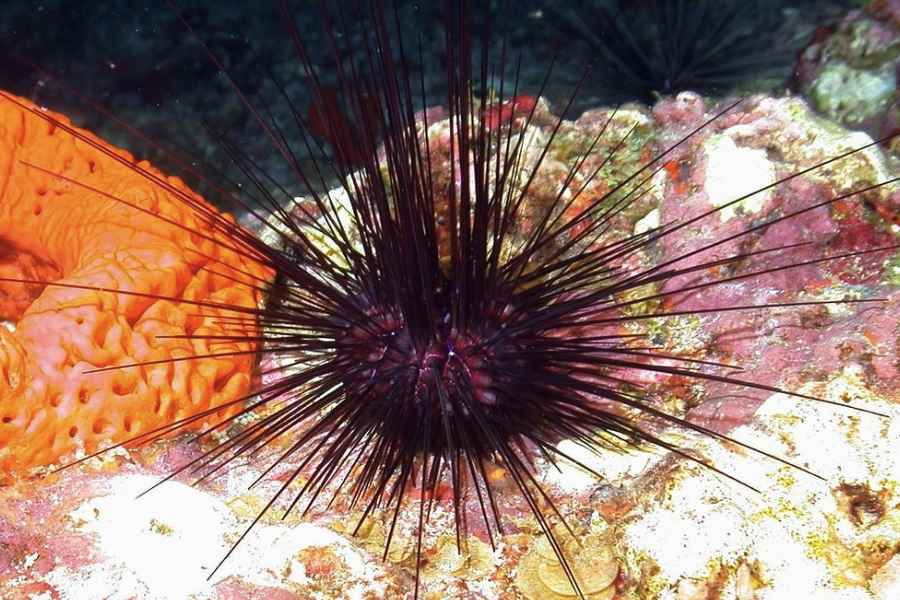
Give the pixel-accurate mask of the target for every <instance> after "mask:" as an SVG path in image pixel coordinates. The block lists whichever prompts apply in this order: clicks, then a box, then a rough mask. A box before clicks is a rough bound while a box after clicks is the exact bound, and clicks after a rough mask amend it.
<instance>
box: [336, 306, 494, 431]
mask: <svg viewBox="0 0 900 600" xmlns="http://www.w3.org/2000/svg"><path fill="white" fill-rule="evenodd" d="M453 312H454V310H453V306H452V300H448V301H447V302H445V303H442V304H439V305H438V307H437V309H436V310H435V312H434V314H433V315H432V317H433V318H432V322H431V323H429V326H418V327H417V326H413V325H411V324H409V323H408V322H407V320H406V319H404V317H403V316H402V311H400V310H397V309H394V310H390V311H386V312H380V313H378V314H376V315H374V316H371V317H370V318H371V321H370V323H369V324H368V326H367V327H365V328H361V327H354V328H352V329H350V330H348V336H349V337H352V338H354V342H355V343H352V344H349V346H356V345H357V344H359V345H360V346H361V347H362V348H364V349H363V350H362V351H361V352H360V353H359V354H357V355H356V356H354V357H353V358H355V359H356V362H357V363H359V364H366V365H367V368H366V369H365V370H363V371H362V372H360V373H359V376H358V378H357V381H356V383H355V386H354V387H357V388H358V389H365V390H366V391H367V395H368V396H370V400H371V401H373V402H383V401H385V400H388V401H393V402H399V403H402V404H404V405H405V406H404V407H405V409H406V410H412V411H414V412H420V411H423V410H429V411H432V412H434V413H435V414H446V415H447V416H448V417H455V418H460V417H463V418H464V417H467V416H469V415H470V414H471V404H472V403H473V402H476V403H478V404H479V405H480V406H482V407H491V406H495V405H496V404H497V398H498V396H497V392H496V391H495V389H494V383H495V380H496V378H497V374H496V372H495V370H494V367H495V366H496V363H497V359H498V357H497V348H495V344H492V343H491V342H490V338H491V337H494V336H495V334H496V333H497V332H498V330H499V329H500V328H501V327H502V326H503V320H502V319H501V318H500V317H489V316H486V317H484V318H483V319H479V322H478V327H477V328H472V327H467V328H460V327H458V326H455V325H453V317H452V314H453ZM352 354H356V352H352ZM363 354H364V356H362V355H363Z"/></svg>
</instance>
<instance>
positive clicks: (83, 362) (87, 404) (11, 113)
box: [0, 93, 270, 472]
mask: <svg viewBox="0 0 900 600" xmlns="http://www.w3.org/2000/svg"><path fill="white" fill-rule="evenodd" d="M39 111H40V109H38V108H37V107H35V106H34V105H33V104H31V103H30V102H28V101H27V100H23V99H20V98H14V97H13V96H9V95H4V94H2V93H0V278H2V279H5V280H7V281H0V320H3V321H4V322H5V325H6V326H0V472H4V471H9V470H11V469H20V468H25V467H30V466H34V465H46V464H50V463H53V462H55V461H56V460H57V459H59V458H60V457H61V456H63V455H65V454H67V453H70V452H72V451H73V450H75V449H76V448H77V447H78V446H79V445H80V443H83V447H84V449H85V450H86V451H87V452H93V451H96V450H98V449H100V448H101V447H103V446H104V444H109V443H110V441H112V442H123V441H126V440H129V439H131V438H133V437H134V436H136V435H138V434H140V433H142V432H148V431H151V430H153V429H154V428H157V427H161V426H164V425H167V424H170V423H172V422H173V421H175V420H179V419H183V418H186V417H189V416H192V415H196V414H198V413H200V412H202V411H206V410H209V409H211V408H215V407H216V406H221V405H223V404H226V403H229V402H233V401H234V400H236V399H240V398H242V397H243V396H244V395H246V394H247V393H248V391H249V387H250V375H251V370H252V367H253V363H254V355H253V351H254V350H256V349H257V344H258V342H257V341H256V340H257V339H258V336H259V331H258V326H257V324H256V322H255V320H253V319H250V318H247V317H246V316H242V315H240V314H236V313H235V312H234V311H230V310H227V309H225V308H222V307H220V306H216V305H217V304H227V305H230V306H234V307H238V308H245V309H251V310H254V309H256V308H257V306H258V303H259V302H260V291H259V283H258V282H259V281H260V280H262V279H265V278H267V277H269V275H270V273H269V272H268V270H267V269H266V268H264V267H262V266H261V265H259V264H257V263H256V262H255V261H253V260H252V259H249V258H248V257H247V256H248V255H247V253H246V252H243V253H242V252H239V251H235V250H233V249H230V248H233V247H234V246H235V244H234V242H233V240H232V239H230V237H229V234H228V232H229V228H231V231H232V232H233V231H234V227H236V226H235V225H234V220H233V218H232V217H231V216H229V215H220V214H218V213H216V212H215V210H214V209H213V208H212V207H211V206H210V205H209V204H207V203H205V202H204V201H203V200H202V199H200V198H199V197H198V196H196V195H194V194H193V193H192V192H190V191H189V190H188V189H187V188H186V187H185V186H184V184H183V183H182V182H181V181H180V180H179V179H177V178H171V177H170V178H166V177H164V176H163V175H162V174H161V173H160V172H159V171H156V170H155V169H154V168H153V167H151V166H149V165H148V164H147V163H137V164H135V162H134V159H133V158H132V157H131V155H129V154H128V153H126V152H124V151H122V150H119V149H116V148H113V147H111V146H109V145H108V144H106V143H104V142H102V141H101V140H99V138H97V137H96V136H93V135H92V134H90V133H88V132H84V131H80V130H75V129H74V128H72V126H71V124H70V122H69V120H68V119H66V118H65V117H63V116H61V115H55V114H52V113H49V114H50V119H49V120H48V119H45V118H42V117H41V116H40V114H38V112H39ZM43 114H45V115H46V114H48V113H46V112H45V113H43ZM114 157H119V158H120V159H122V162H120V161H119V160H116V159H115V158H114ZM141 169H142V170H144V171H146V172H147V173H150V174H151V175H152V176H155V177H158V178H160V180H161V181H163V182H165V184H160V183H157V182H153V181H151V180H149V179H148V178H147V177H146V176H143V175H141V174H140V172H139V170H141ZM45 170H46V171H45ZM76 182H77V183H76ZM179 196H180V197H179ZM16 279H19V280H21V279H25V280H33V281H34V280H40V281H48V280H49V281H51V283H49V284H48V285H46V286H43V285H40V284H35V283H28V284H23V283H19V282H15V281H12V280H16ZM53 283H62V284H67V285H74V286H85V287H84V288H75V287H60V286H55V285H53ZM97 288H104V289H106V290H121V291H125V292H136V293H137V294H136V295H135V294H132V295H128V294H123V293H116V292H112V291H99V290H98V289H97ZM140 294H146V295H140ZM184 300H188V301H190V303H186V302H184ZM161 336H167V337H161ZM217 336H220V337H218V338H217ZM211 354H220V355H223V356H219V357H210V356H208V355H211ZM172 359H185V360H174V361H173V360H172ZM149 363H153V364H149ZM126 365H135V366H131V367H125V366H126ZM106 367H125V368H113V369H108V370H102V371H95V370H96V369H103V368H106ZM89 371H95V372H89ZM238 410H239V405H236V404H235V405H231V406H228V407H225V408H223V409H222V410H221V411H219V412H217V413H216V414H215V415H214V416H213V417H209V418H207V419H206V422H207V423H209V424H212V423H213V422H217V421H218V420H221V419H223V418H227V417H228V416H231V415H233V414H234V413H236V412H237V411H238ZM201 424H202V423H196V426H200V425H201ZM79 442H80V443H79Z"/></svg>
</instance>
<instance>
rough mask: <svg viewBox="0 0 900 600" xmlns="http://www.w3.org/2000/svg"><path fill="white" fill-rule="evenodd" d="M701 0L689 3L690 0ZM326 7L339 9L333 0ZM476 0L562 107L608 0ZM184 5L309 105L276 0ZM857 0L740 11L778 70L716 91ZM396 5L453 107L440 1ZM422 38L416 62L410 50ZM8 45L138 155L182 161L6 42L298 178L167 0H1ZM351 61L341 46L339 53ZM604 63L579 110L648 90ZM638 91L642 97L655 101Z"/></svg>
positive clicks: (655, 4)
mask: <svg viewBox="0 0 900 600" xmlns="http://www.w3.org/2000/svg"><path fill="white" fill-rule="evenodd" d="M684 1H685V2H686V6H688V7H689V6H690V5H691V4H692V2H691V0H684ZM704 1H705V0H694V2H693V3H694V4H699V3H703V2H704ZM745 1H753V0H745ZM664 3H665V0H646V1H644V2H641V1H640V0H626V1H625V2H623V3H622V5H621V6H622V10H623V14H629V15H634V14H637V15H640V14H641V11H646V12H648V14H649V12H650V11H652V10H655V9H658V8H659V7H660V6H661V5H662V4H664ZM327 4H328V5H329V6H330V7H335V6H337V3H334V2H329V3H327ZM474 4H475V7H474V8H475V12H476V14H477V17H476V18H473V22H474V23H476V33H477V32H478V31H481V27H482V24H483V22H484V17H485V15H486V14H487V15H489V16H490V18H491V19H492V20H493V25H492V27H491V32H492V37H491V39H492V43H491V51H492V53H493V55H494V56H495V57H496V56H499V54H500V43H499V40H500V39H501V37H502V36H501V35H499V34H498V33H497V32H498V31H499V29H500V28H501V27H502V28H504V29H505V30H506V32H507V36H506V39H507V41H508V44H509V53H508V56H509V57H510V58H509V59H508V62H509V64H508V65H507V69H506V73H507V75H506V76H507V81H511V80H512V79H513V76H512V73H513V72H514V63H515V60H516V58H515V57H518V56H521V57H522V66H521V70H520V71H519V87H520V91H521V92H522V93H529V94H536V93H538V91H539V90H540V89H541V87H540V86H541V82H542V81H543V80H544V77H545V75H546V74H547V72H548V69H549V68H550V65H551V63H552V61H553V58H554V57H557V64H556V66H555V67H554V70H553V72H552V76H551V78H550V81H549V83H548V85H547V87H546V88H544V91H543V93H544V95H545V96H547V97H549V98H550V99H551V100H553V101H555V103H556V105H557V106H559V107H562V106H563V105H564V104H565V102H566V100H567V99H568V98H569V97H570V95H571V93H572V90H573V89H574V88H575V85H576V82H577V81H578V80H579V78H580V76H581V75H582V73H583V72H584V69H585V66H586V65H587V64H588V63H589V62H591V60H592V59H594V58H595V57H596V55H597V50H596V41H597V38H596V36H597V35H599V36H601V39H603V38H602V36H603V35H604V30H603V28H604V22H603V19H602V18H601V13H602V10H603V8H604V7H606V6H608V5H609V4H610V3H606V4H604V2H603V0H570V1H569V2H565V3H562V2H552V1H542V0H526V1H522V2H510V3H508V4H509V5H510V6H506V7H504V6H503V4H504V3H500V2H493V3H491V4H490V5H489V6H488V12H487V13H485V12H484V5H483V4H482V3H480V2H475V3H474ZM612 4H614V3H612ZM670 4H671V3H670ZM728 4H734V2H732V0H713V2H712V3H711V4H710V5H712V6H719V5H722V6H724V5H728ZM176 5H177V7H178V10H179V11H180V12H181V13H182V14H183V15H184V17H185V18H186V19H187V20H188V21H190V23H191V24H192V26H193V27H194V28H195V30H196V32H197V34H198V35H199V37H200V38H202V40H203V41H204V43H206V44H208V46H209V47H210V49H211V50H212V51H213V52H214V53H215V55H216V56H217V58H218V59H219V60H220V61H221V62H222V63H223V64H224V66H225V68H226V69H227V70H228V72H229V74H230V75H231V76H232V78H233V79H234V80H235V81H236V82H237V83H238V84H239V85H240V87H241V89H242V91H243V92H244V93H245V94H246V95H247V96H248V97H250V98H251V100H252V101H254V102H256V101H257V99H258V98H265V99H266V100H267V102H270V103H271V106H272V109H273V111H274V112H275V114H276V115H278V118H280V119H289V118H290V117H289V114H290V110H289V108H288V104H287V102H286V101H285V100H284V99H283V98H279V93H278V91H277V89H276V87H275V86H274V85H273V83H272V77H273V76H274V77H275V78H277V80H279V81H280V82H282V83H283V85H284V87H285V90H286V92H287V99H288V100H289V101H290V102H291V103H293V104H294V105H295V106H296V107H298V109H299V111H300V113H301V114H305V110H306V106H307V105H308V103H309V93H308V88H309V83H308V81H307V79H306V77H305V76H304V74H303V73H302V69H301V68H300V65H299V64H298V62H297V60H296V55H295V52H294V49H293V47H292V45H291V42H290V38H289V36H288V32H287V28H286V27H285V24H284V22H283V20H282V17H281V15H280V13H279V11H278V6H277V3H276V2H275V1H274V0H273V1H271V2H260V1H258V0H240V1H230V2H215V1H210V0H179V1H177V2H176ZM342 5H344V6H346V7H349V6H351V5H350V3H349V2H342ZM858 5H859V2H856V1H852V0H835V1H824V0H822V1H817V0H758V1H757V5H756V6H755V7H754V8H755V10H753V11H747V13H746V14H747V15H749V17H748V18H749V19H750V20H749V21H747V22H745V23H739V24H737V27H738V28H749V29H751V30H753V28H758V30H759V32H760V33H759V35H760V38H759V39H760V41H761V44H762V47H763V48H764V50H765V51H766V52H771V55H772V57H773V64H772V66H773V67H774V68H773V70H772V72H766V73H762V74H758V73H738V77H737V78H736V82H737V83H736V84H735V85H734V86H728V87H729V88H731V89H715V90H713V93H714V94H715V93H718V94H719V95H727V94H729V93H733V92H734V93H746V92H749V91H754V90H760V91H767V92H770V93H786V92H787V91H788V86H789V77H790V72H791V60H790V59H791V57H792V56H793V55H794V54H795V53H796V51H797V48H798V47H800V46H801V45H802V44H803V43H804V40H806V39H808V38H809V37H810V36H811V35H812V34H813V33H814V32H815V30H816V29H817V28H819V27H827V26H828V25H829V24H833V23H835V22H836V21H837V20H838V19H839V18H840V16H841V15H843V14H845V13H846V12H847V11H848V10H850V9H851V8H853V7H855V6H858ZM397 7H398V8H397V17H398V19H399V20H400V22H401V28H402V35H403V39H404V42H405V43H406V44H407V49H408V53H409V57H410V58H409V61H408V62H409V64H408V67H409V69H410V71H411V72H412V73H413V74H414V76H415V77H418V73H420V72H421V73H424V80H425V87H426V95H427V96H428V97H427V98H426V99H425V100H424V101H423V104H428V105H429V106H433V105H440V104H445V103H446V102H445V96H444V93H445V91H444V87H445V86H444V70H443V69H444V64H445V60H446V49H445V47H444V40H443V29H444V25H443V3H442V2H421V3H418V2H410V1H405V0H404V1H400V2H398V3H397ZM292 10H293V16H294V19H295V21H296V24H297V28H298V31H299V32H300V35H301V36H302V38H303V41H304V44H305V45H306V46H307V48H308V50H309V52H310V54H311V55H312V60H313V62H314V63H315V65H316V68H317V70H318V73H319V75H320V76H321V77H322V82H323V83H324V84H325V85H332V84H335V83H336V80H335V72H336V70H335V59H334V58H333V57H332V56H331V55H330V50H329V45H328V42H329V40H328V36H327V35H326V33H325V31H324V28H323V27H322V17H321V15H320V13H319V12H318V10H317V9H316V8H315V6H314V4H313V3H312V2H306V1H305V2H299V3H298V2H294V3H292ZM629 11H630V12H629ZM607 12H609V9H607ZM623 22H624V21H623ZM773 23H776V24H777V27H776V28H777V29H779V31H778V34H777V37H772V36H773V33H772V31H771V30H772V29H773ZM628 24H629V26H630V27H632V29H635V28H637V29H638V31H635V32H634V33H635V35H637V36H640V35H647V31H643V32H642V31H640V28H642V27H650V28H652V24H651V25H644V24H642V22H641V21H640V19H639V18H635V19H632V20H629V21H628ZM763 30H765V31H763ZM357 37H359V35H358V32H357V33H354V34H352V35H351V38H354V39H351V42H350V45H351V47H352V48H353V51H354V52H355V54H356V56H355V58H356V59H360V58H361V57H362V56H363V55H362V50H361V49H362V44H361V43H360V42H361V40H360V39H355V38H357ZM773 40H774V41H773ZM341 41H343V40H341ZM776 42H777V44H780V46H777V44H776ZM419 43H421V48H422V60H421V64H420V60H419V57H418V51H417V50H416V45H417V44H419ZM0 50H2V51H3V55H4V63H3V68H2V69H0V88H2V89H6V90H9V91H12V92H14V93H16V94H19V95H22V96H25V97H27V98H30V99H32V100H34V101H35V102H37V103H39V104H41V105H44V106H47V107H48V108H51V109H53V110H56V111H59V112H62V113H64V114H66V115H68V116H69V117H71V118H72V119H73V121H74V122H75V123H76V124H77V125H79V126H82V127H85V128H87V129H90V130H92V131H94V132H95V133H97V134H98V135H100V136H101V137H103V138H104V139H106V140H108V141H110V142H111V143H113V144H115V145H117V146H120V147H124V148H127V149H129V150H131V151H132V152H134V153H135V154H137V155H138V156H139V157H142V158H149V159H150V160H151V162H153V163H154V164H156V165H157V166H159V167H160V168H162V169H163V170H165V171H168V172H173V171H175V167H174V166H172V163H171V161H170V160H169V159H168V158H167V157H166V156H165V154H164V153H161V152H159V151H158V150H156V149H154V148H152V147H149V146H147V145H146V144H144V143H143V142H140V141H139V140H136V139H135V138H134V137H133V136H131V135H130V134H123V132H122V130H121V128H120V127H119V126H117V125H115V124H114V123H112V121H111V120H110V119H109V118H108V117H106V116H104V115H103V114H102V113H98V112H97V111H95V110H93V109H92V108H90V107H89V106H87V105H86V104H84V103H83V102H80V101H79V100H78V99H77V98H76V97H74V96H73V94H72V93H70V92H68V91H66V90H64V89H62V88H61V87H60V86H59V85H57V84H56V83H54V82H53V81H52V80H51V79H50V78H48V77H46V76H45V75H43V74H41V73H39V72H37V71H35V70H34V69H33V68H32V67H30V66H28V65H26V64H24V63H21V62H19V61H18V60H15V59H13V58H10V57H9V56H8V52H9V51H10V50H12V51H14V52H16V53H18V54H20V55H21V56H23V57H25V58H26V59H28V60H30V61H32V62H34V63H35V64H37V65H39V66H40V67H41V68H42V69H45V70H46V71H48V72H49V73H51V74H52V75H53V76H54V77H58V78H59V79H60V80H62V81H64V82H66V83H68V84H70V85H71V86H73V87H74V88H76V89H77V90H78V91H79V92H80V93H82V94H84V95H85V96H86V97H89V98H91V99H92V100H93V101H94V102H96V103H98V104H99V105H100V106H102V107H103V109H105V110H108V111H110V112H112V113H114V114H116V115H118V116H119V117H121V118H122V119H124V120H125V121H127V122H129V123H131V124H132V125H134V126H135V127H137V128H139V129H141V130H142V131H143V132H145V133H146V134H147V135H148V136H149V137H151V138H153V139H155V140H159V141H161V142H163V143H165V144H166V145H168V146H170V147H178V148H183V149H185V150H187V151H188V152H189V153H190V154H191V155H193V156H195V157H196V158H197V160H198V161H200V164H201V165H203V164H205V165H207V166H201V169H202V170H204V171H205V172H212V171H215V170H217V169H220V168H221V169H223V170H227V167H226V166H225V164H224V163H223V158H222V153H221V151H220V150H219V149H218V147H217V146H216V145H215V143H213V142H212V141H210V139H209V136H208V134H207V132H206V130H205V127H213V128H215V129H216V130H217V131H222V132H224V133H226V134H227V135H228V136H230V137H231V138H232V139H234V140H236V141H238V143H239V144H240V145H241V147H242V148H243V149H244V150H245V151H246V152H247V153H248V154H249V155H251V156H254V157H255V158H256V159H257V160H261V161H264V163H265V164H268V161H269V157H272V160H271V166H270V167H268V168H269V169H270V170H271V172H272V174H273V175H274V176H275V178H276V179H279V180H282V179H283V178H287V179H288V180H289V179H290V177H289V176H288V175H287V174H286V173H285V172H283V169H284V167H283V166H282V165H280V164H279V163H280V161H278V160H277V159H276V157H274V156H273V150H272V144H271V143H270V142H269V141H268V140H267V139H266V138H265V136H264V135H261V133H260V127H259V125H258V123H256V121H255V120H254V119H253V117H252V116H250V114H249V113H248V111H247V110H246V108H245V107H244V106H243V104H242V103H241V101H240V99H239V98H238V96H237V95H236V94H235V93H234V91H233V90H232V89H231V87H230V85H229V83H228V81H227V80H226V78H225V77H224V76H223V75H222V74H221V73H219V72H218V70H217V68H216V67H215V65H214V64H213V63H212V62H211V61H210V59H209V58H208V57H207V56H206V55H205V54H204V52H203V50H202V48H201V47H200V44H199V43H198V41H197V39H196V38H195V37H194V36H193V35H192V34H190V33H189V32H188V31H187V30H186V29H185V28H184V26H182V25H181V24H180V23H179V21H178V17H177V16H176V15H175V14H173V12H172V11H171V10H170V9H169V8H168V7H167V6H166V4H165V3H164V2H162V1H161V0H128V1H125V0H121V1H112V2H82V1H79V0H45V1H43V2H39V3H38V2H33V1H29V0H20V1H14V0H13V1H11V0H7V1H6V2H4V3H3V5H2V8H0ZM779 52H780V53H781V54H780V55H779V54H778V53H779ZM785 57H787V58H785ZM350 58H351V57H349V56H342V60H344V61H347V60H349V59H350ZM595 62H596V61H595ZM345 64H346V63H345ZM604 68H605V67H604V65H603V64H602V61H600V62H599V63H598V64H597V65H596V66H595V68H594V71H593V72H592V73H590V74H589V75H588V77H587V79H586V83H585V86H584V89H583V90H582V92H581V93H580V95H579V98H578V102H577V105H576V110H583V109H585V108H588V107H593V106H597V105H602V104H614V103H619V102H622V101H628V100H632V99H633V100H642V98H637V97H636V98H629V97H628V94H627V93H626V94H621V93H616V91H615V90H610V88H609V87H608V85H607V84H606V83H605V80H604V79H603V77H602V76H601V75H602V74H603V72H604ZM744 75H746V77H744ZM417 81H418V80H417ZM507 89H509V88H508V87H507ZM507 94H508V92H507ZM643 100H644V101H645V102H646V101H647V98H643ZM651 101H652V96H651ZM179 152H181V151H179ZM185 178H186V179H187V180H188V182H189V184H191V185H192V186H193V187H195V188H199V189H200V191H201V192H203V191H205V190H204V186H203V185H202V183H200V182H199V181H197V180H196V178H195V177H193V176H191V175H189V174H188V175H186V176H185ZM301 192H302V191H301V190H298V193H301Z"/></svg>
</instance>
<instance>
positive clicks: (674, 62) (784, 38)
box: [543, 0, 803, 104]
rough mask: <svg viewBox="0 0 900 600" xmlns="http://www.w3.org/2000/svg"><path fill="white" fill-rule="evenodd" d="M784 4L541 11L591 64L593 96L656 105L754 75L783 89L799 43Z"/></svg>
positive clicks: (655, 3)
mask: <svg viewBox="0 0 900 600" xmlns="http://www.w3.org/2000/svg"><path fill="white" fill-rule="evenodd" d="M792 8H793V9H794V10H798V9H799V10H803V8H802V7H799V6H796V5H795V6H793V7H792ZM784 9H785V7H784V6H783V3H781V2H778V1H773V0H749V1H746V2H742V1H735V0H712V1H710V0H650V1H644V2H629V1H621V2H618V1H612V0H585V1H581V2H575V3H565V4H560V3H555V2H548V3H547V4H546V7H545V9H544V11H543V12H544V17H545V20H547V21H548V22H549V23H550V24H552V25H553V26H554V27H555V28H557V29H558V31H559V34H560V35H561V36H565V37H564V39H565V40H566V46H568V47H569V51H567V52H566V54H572V53H575V54H581V55H582V56H583V58H586V59H587V60H589V61H591V62H592V63H593V71H594V73H595V75H594V77H593V81H592V85H591V86H590V93H591V94H595V95H597V96H599V97H600V98H603V99H605V100H606V101H615V102H626V101H639V102H647V103H650V104H652V103H653V102H655V101H656V100H657V99H658V98H659V97H660V96H667V95H674V94H677V93H678V92H682V91H695V92H699V93H702V94H704V95H712V96H717V97H723V96H726V95H727V94H729V93H733V92H734V91H735V90H736V89H737V90H742V86H746V85H748V82H750V81H753V80H767V81H771V82H774V86H773V87H775V88H783V87H784V84H785V82H786V81H787V79H788V77H789V76H790V74H791V68H792V64H793V58H794V54H795V52H796V51H797V50H798V48H799V46H800V44H799V43H797V41H796V40H793V39H791V34H790V33H788V32H785V31H784V27H783V25H784V19H785V14H784ZM579 44H581V45H582V46H583V48H581V50H580V51H576V50H575V48H576V47H577V46H578V45H579Z"/></svg>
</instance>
